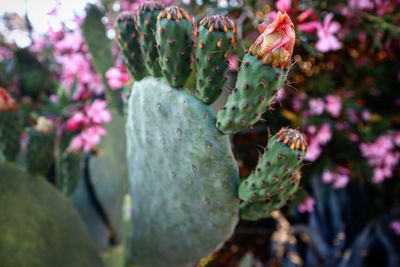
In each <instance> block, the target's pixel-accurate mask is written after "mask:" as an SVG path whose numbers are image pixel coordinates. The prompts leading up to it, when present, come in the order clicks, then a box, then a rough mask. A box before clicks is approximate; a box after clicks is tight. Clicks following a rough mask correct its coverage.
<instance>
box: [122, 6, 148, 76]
mask: <svg viewBox="0 0 400 267" xmlns="http://www.w3.org/2000/svg"><path fill="white" fill-rule="evenodd" d="M134 20H135V15H134V14H133V13H131V12H123V13H121V14H120V15H119V16H118V17H117V20H116V23H115V29H116V32H117V36H116V38H115V40H116V42H117V44H118V46H119V47H120V49H121V50H122V52H123V55H124V59H125V63H126V66H127V68H128V71H129V72H130V74H131V75H132V77H133V78H134V79H136V80H141V79H143V78H144V77H145V76H147V74H148V73H147V70H146V68H143V66H144V60H143V57H142V52H141V51H140V45H139V34H138V32H137V31H136V28H135V22H134Z"/></svg>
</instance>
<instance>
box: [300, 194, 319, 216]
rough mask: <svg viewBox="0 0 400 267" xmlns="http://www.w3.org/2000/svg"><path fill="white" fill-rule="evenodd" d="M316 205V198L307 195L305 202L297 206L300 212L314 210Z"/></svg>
mask: <svg viewBox="0 0 400 267" xmlns="http://www.w3.org/2000/svg"><path fill="white" fill-rule="evenodd" d="M314 206H315V199H314V198H313V197H310V196H308V197H306V198H305V199H304V200H303V202H302V203H301V204H300V205H299V206H298V207H297V209H298V211H299V212H300V213H306V212H310V213H311V212H313V211H314Z"/></svg>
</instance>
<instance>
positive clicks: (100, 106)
mask: <svg viewBox="0 0 400 267" xmlns="http://www.w3.org/2000/svg"><path fill="white" fill-rule="evenodd" d="M86 114H87V116H88V117H89V118H90V119H91V120H92V122H93V123H95V124H103V123H107V122H109V121H111V113H110V111H109V110H107V101H104V100H99V99H96V100H95V101H94V102H93V103H92V104H91V105H90V106H89V107H88V108H87V109H86Z"/></svg>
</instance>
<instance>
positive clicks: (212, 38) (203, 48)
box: [196, 15, 236, 104]
mask: <svg viewBox="0 0 400 267" xmlns="http://www.w3.org/2000/svg"><path fill="white" fill-rule="evenodd" d="M196 35H197V38H196V71H197V75H196V97H197V98H199V99H200V100H201V101H203V102H204V103H206V104H212V103H213V102H214V101H215V100H216V99H217V98H218V96H219V95H220V94H221V92H222V87H223V85H224V83H225V79H224V78H223V77H224V75H225V73H226V70H227V69H228V65H229V63H228V58H229V56H230V55H231V53H232V51H233V49H234V45H235V41H236V40H235V24H234V23H233V21H232V20H231V19H230V18H228V17H226V16H221V15H215V16H210V17H206V18H204V19H202V20H201V21H200V26H199V29H198V31H197V33H196Z"/></svg>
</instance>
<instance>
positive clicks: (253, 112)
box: [117, 1, 307, 267]
mask: <svg viewBox="0 0 400 267" xmlns="http://www.w3.org/2000/svg"><path fill="white" fill-rule="evenodd" d="M134 16H137V25H136V28H137V30H138V33H139V35H140V37H139V40H138V41H137V42H138V44H139V45H140V49H141V51H142V53H143V59H144V60H145V64H146V66H147V69H148V72H149V73H150V74H152V76H153V77H145V78H143V79H141V78H140V77H134V79H135V80H136V81H138V80H140V81H138V82H135V83H134V84H133V87H132V89H131V92H130V96H129V100H128V108H127V110H128V111H127V116H126V133H127V148H128V150H127V162H128V169H129V176H130V182H131V188H130V195H131V197H132V218H131V219H132V232H131V235H130V237H129V239H128V240H129V241H128V254H129V257H128V258H129V261H130V263H134V264H139V266H142V267H145V266H148V267H158V266H174V267H180V266H182V267H184V266H193V265H194V264H195V263H196V262H197V261H198V260H200V259H201V258H202V257H205V256H207V255H208V254H209V253H210V252H212V251H214V250H215V249H217V248H218V247H219V246H220V245H222V244H223V242H224V241H225V240H226V239H227V238H228V237H230V236H231V234H232V233H233V230H234V228H235V226H236V223H237V221H238V219H239V211H240V215H241V218H243V219H247V220H257V219H260V218H265V217H268V216H270V213H271V212H272V211H274V210H276V209H279V208H280V207H282V206H283V205H284V204H285V203H286V202H287V201H288V200H289V199H290V197H291V196H292V195H293V194H294V193H295V192H296V190H297V188H298V186H299V181H300V167H301V163H302V159H303V157H304V153H305V150H306V145H307V144H306V142H305V140H304V137H303V136H302V134H301V133H300V132H298V131H297V130H292V129H287V128H283V129H282V130H281V131H280V132H279V133H277V135H276V136H274V137H272V138H271V139H270V140H269V145H268V151H266V152H265V154H264V155H263V156H262V157H261V159H260V161H259V164H258V166H257V169H256V171H255V172H254V173H253V174H252V175H251V176H250V177H248V178H247V179H245V180H244V181H243V182H242V184H241V186H240V188H239V186H238V183H239V174H238V167H237V163H236V161H235V159H234V156H233V154H232V151H231V147H230V143H229V136H228V135H224V134H226V133H235V132H238V131H240V130H242V129H244V128H247V127H249V126H250V127H251V126H252V125H253V124H255V123H257V122H258V121H259V120H260V119H261V115H262V114H263V113H264V112H265V111H266V108H267V107H268V106H269V105H270V104H271V102H272V101H273V100H274V97H275V94H276V91H277V90H278V89H279V88H281V87H282V86H283V85H284V82H285V79H286V76H287V71H288V68H289V67H290V60H291V55H292V50H293V45H294V28H293V24H292V22H291V21H290V19H289V17H288V16H287V15H286V14H281V13H279V14H278V17H277V19H276V21H274V22H273V23H272V24H270V25H268V26H267V27H262V28H263V33H262V34H261V35H260V37H259V38H258V39H257V40H256V42H255V43H254V44H253V45H252V46H251V47H250V49H249V51H248V52H247V53H246V55H245V56H244V59H243V60H242V66H241V69H240V71H239V77H238V80H237V84H236V88H235V89H234V90H233V91H232V94H231V95H230V96H229V98H228V102H227V104H226V105H225V107H224V108H222V110H221V111H220V112H219V113H218V117H217V118H216V116H215V115H214V113H213V112H212V111H211V110H210V108H209V107H208V106H207V105H208V104H210V103H212V102H213V101H214V100H215V99H216V98H217V97H218V96H219V94H220V92H221V91H222V89H221V88H222V86H223V79H221V78H222V77H223V76H224V74H225V71H226V68H227V62H226V60H227V57H228V56H229V55H230V53H231V51H232V49H233V46H234V43H235V25H234V23H233V21H232V20H230V19H229V18H227V17H223V16H212V17H207V18H205V19H203V20H202V21H201V22H200V27H199V29H197V30H194V31H192V28H193V25H192V22H191V20H190V18H189V15H188V14H187V13H186V11H184V10H183V9H181V8H179V7H177V6H172V7H167V8H166V9H164V10H162V5H161V4H159V3H158V2H153V1H148V2H145V3H143V4H142V5H141V6H140V8H139V11H138V14H137V15H134ZM134 22H135V20H130V21H129V23H134ZM117 26H118V25H117ZM118 27H119V26H118ZM194 27H195V26H194ZM125 34H127V33H125ZM193 35H196V49H193V48H194V47H192V48H191V47H190V46H191V43H192V41H191V40H194V36H193ZM134 40H136V39H134ZM146 40H147V41H146ZM154 41H155V42H156V44H155V43H154ZM155 48H157V50H158V54H155V53H154V49H155ZM192 49H193V50H195V52H194V53H195V57H194V58H195V62H194V64H195V66H196V73H195V75H196V81H197V82H196V88H195V90H190V89H193V88H184V86H185V84H186V79H187V78H188V76H189V70H190V68H189V67H190V66H191V63H193V62H191V61H190V59H191V58H193V57H192V56H191V52H190V51H192ZM124 54H125V55H126V53H124ZM126 62H128V63H129V60H128V59H126ZM160 66H161V68H160V72H158V68H159V67H160ZM161 74H162V75H163V76H164V77H159V76H160V75H161ZM221 80H222V81H221ZM185 89H189V90H185ZM190 91H194V95H190V94H189V93H188V92H190ZM240 201H241V203H240Z"/></svg>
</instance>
